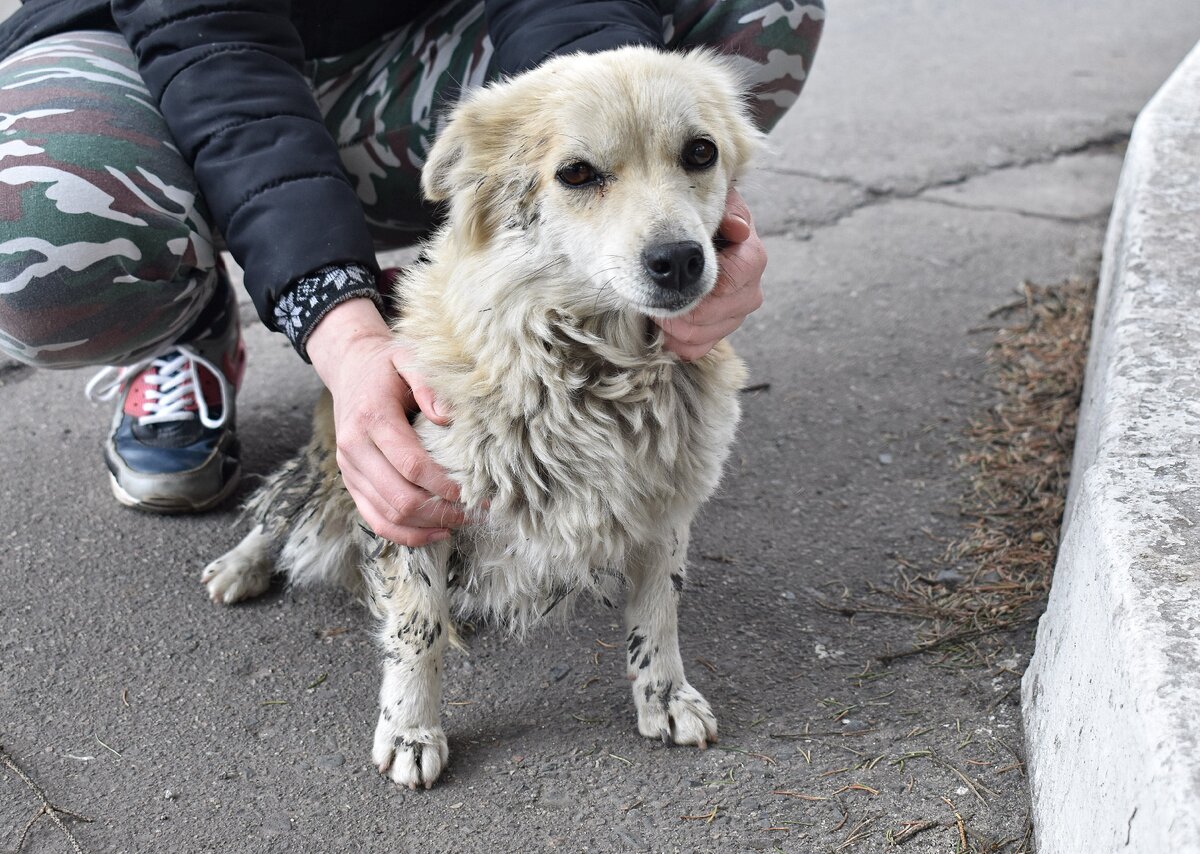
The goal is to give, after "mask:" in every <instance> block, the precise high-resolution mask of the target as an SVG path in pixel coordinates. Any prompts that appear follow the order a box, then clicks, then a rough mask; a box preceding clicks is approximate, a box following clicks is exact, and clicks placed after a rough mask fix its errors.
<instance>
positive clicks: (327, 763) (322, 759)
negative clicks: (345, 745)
mask: <svg viewBox="0 0 1200 854" xmlns="http://www.w3.org/2000/svg"><path fill="white" fill-rule="evenodd" d="M313 764H314V765H316V766H317V767H318V768H320V769H321V770H322V771H332V770H333V769H334V768H341V767H342V766H343V765H344V764H346V757H345V756H342V754H340V753H331V754H329V755H328V756H318V757H317V758H316V759H315V760H314V761H313Z"/></svg>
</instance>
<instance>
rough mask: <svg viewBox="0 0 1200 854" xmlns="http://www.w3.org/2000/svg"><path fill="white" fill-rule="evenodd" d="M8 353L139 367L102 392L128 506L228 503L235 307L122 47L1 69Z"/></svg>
mask: <svg viewBox="0 0 1200 854" xmlns="http://www.w3.org/2000/svg"><path fill="white" fill-rule="evenodd" d="M0 352H3V353H5V354H7V355H9V356H11V357H13V358H16V359H18V360H20V361H22V362H26V363H28V364H31V365H35V366H38V367H49V368H70V367H78V366H81V365H95V364H108V365H132V366H134V367H131V368H130V369H128V370H126V371H124V372H122V373H119V374H118V373H117V372H115V371H113V372H110V374H109V377H111V380H112V382H111V383H110V385H109V387H108V389H107V391H108V392H110V395H109V396H117V395H118V394H119V395H120V396H121V399H122V406H121V408H120V410H119V411H118V413H117V417H116V419H115V421H114V424H113V434H112V436H111V437H110V439H109V442H108V443H107V445H106V448H105V458H106V461H107V463H108V466H109V469H110V471H111V472H112V475H113V481H112V484H113V491H114V493H115V494H116V495H117V497H118V498H119V499H120V500H121V501H122V502H124V503H126V504H131V505H134V506H139V507H143V508H145V509H160V510H188V509H199V508H200V507H203V506H207V505H208V504H211V503H212V502H213V501H214V500H219V498H221V497H223V496H224V495H225V494H227V493H228V491H230V490H231V489H232V484H233V482H234V481H235V480H236V475H237V460H236V443H235V440H234V438H233V431H232V423H233V422H232V418H231V416H232V402H233V395H232V386H233V385H234V384H236V380H237V377H238V374H239V373H240V370H241V358H240V353H241V349H240V337H239V334H238V323H237V311H236V304H235V302H234V300H233V294H232V291H231V290H230V288H229V286H228V284H227V283H226V282H225V281H224V280H223V278H222V277H221V276H220V275H219V273H218V270H217V265H216V263H215V258H214V249H213V241H212V236H211V231H210V228H209V225H208V215H207V212H206V211H205V208H204V204H203V202H202V200H201V199H200V196H199V191H198V190H197V188H196V183H195V178H194V176H193V175H192V172H191V169H190V168H188V166H187V164H186V163H185V162H184V160H183V158H182V157H181V156H180V154H179V152H178V151H177V150H176V149H175V147H174V145H173V144H172V142H171V136H170V133H169V132H168V130H167V127H166V124H165V122H164V121H163V119H162V116H161V115H160V114H159V112H158V110H157V109H156V108H155V106H154V105H153V103H152V99H151V97H150V94H149V92H148V91H147V90H146V88H145V86H144V85H143V84H142V81H141V78H140V77H139V76H138V73H137V71H136V63H135V61H134V58H133V55H132V53H131V52H130V51H129V48H128V47H126V45H125V42H124V41H123V40H122V39H121V38H120V36H117V35H115V34H111V33H102V32H79V33H69V34H66V35H63V36H57V37H52V38H48V39H45V40H43V41H40V42H37V43H35V44H33V45H30V46H29V47H27V48H25V49H23V50H21V51H18V52H17V53H15V54H13V55H12V56H10V57H9V58H7V59H5V60H4V61H3V62H0ZM156 357H158V358H156ZM206 365H208V366H211V367H206Z"/></svg>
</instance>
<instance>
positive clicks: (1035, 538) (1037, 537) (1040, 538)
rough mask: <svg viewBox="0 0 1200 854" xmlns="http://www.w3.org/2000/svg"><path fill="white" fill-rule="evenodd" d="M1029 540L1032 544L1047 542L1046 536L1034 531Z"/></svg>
mask: <svg viewBox="0 0 1200 854" xmlns="http://www.w3.org/2000/svg"><path fill="white" fill-rule="evenodd" d="M1029 539H1030V541H1031V542H1034V543H1044V542H1046V535H1045V534H1043V533H1042V532H1041V531H1034V532H1033V533H1032V534H1030V535H1029Z"/></svg>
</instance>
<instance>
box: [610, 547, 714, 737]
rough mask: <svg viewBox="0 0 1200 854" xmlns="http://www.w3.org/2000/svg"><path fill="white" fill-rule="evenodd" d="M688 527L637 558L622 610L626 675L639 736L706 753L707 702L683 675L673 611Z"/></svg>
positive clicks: (710, 728)
mask: <svg viewBox="0 0 1200 854" xmlns="http://www.w3.org/2000/svg"><path fill="white" fill-rule="evenodd" d="M687 537H688V529H687V527H681V528H680V530H679V531H678V532H677V534H676V536H675V537H674V538H673V540H672V541H671V542H669V543H665V544H663V545H662V546H658V547H653V548H648V549H646V550H645V551H644V552H643V553H641V554H638V555H635V556H634V557H633V559H632V560H631V561H630V566H629V568H628V570H627V572H628V575H629V579H630V582H631V589H630V592H629V598H628V601H627V602H626V605H625V625H626V627H627V628H628V630H629V634H628V637H627V644H628V653H629V654H628V675H629V678H630V680H632V682H633V702H634V705H635V706H637V716H638V732H640V733H641V734H642V735H644V736H646V737H647V738H661V739H662V740H663V743H665V744H671V743H672V742H674V743H675V744H694V745H696V746H697V747H700V748H705V747H707V746H708V745H709V743H711V742H715V741H716V740H717V719H716V718H715V717H714V716H713V713H712V709H710V708H709V706H708V701H707V700H705V699H704V697H703V696H702V695H701V694H700V692H699V691H697V690H696V689H695V688H693V687H692V686H691V685H690V684H689V683H688V681H687V677H686V676H685V675H684V673H683V659H682V658H681V657H680V654H679V631H678V617H677V605H678V602H679V594H680V592H681V591H682V589H683V577H684V568H685V566H686V564H687Z"/></svg>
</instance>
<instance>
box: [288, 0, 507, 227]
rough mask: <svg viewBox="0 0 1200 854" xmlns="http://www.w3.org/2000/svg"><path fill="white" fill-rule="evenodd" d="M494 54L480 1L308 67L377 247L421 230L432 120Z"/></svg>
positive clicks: (460, 1)
mask: <svg viewBox="0 0 1200 854" xmlns="http://www.w3.org/2000/svg"><path fill="white" fill-rule="evenodd" d="M491 55H492V46H491V42H490V41H489V40H488V38H487V26H486V20H485V18H484V13H483V3H482V2H481V1H480V0H454V2H449V3H446V4H444V5H442V6H440V7H439V9H438V10H437V11H436V12H433V13H431V14H430V15H429V16H427V17H426V18H424V19H422V20H419V21H416V22H414V23H413V24H411V25H409V26H407V27H404V28H402V29H400V30H397V31H396V32H393V33H388V34H387V35H386V36H383V37H382V38H381V39H379V40H378V41H376V42H374V43H373V44H370V45H367V46H366V47H364V48H362V49H360V50H358V51H355V52H354V53H351V54H348V55H346V56H341V57H336V58H333V59H328V60H317V61H315V62H311V63H309V73H310V76H311V78H312V80H313V91H314V93H315V94H316V97H317V102H318V104H319V105H320V107H321V112H322V113H324V115H325V124H326V126H327V127H328V128H329V130H330V132H331V133H332V134H333V136H334V138H335V139H336V140H337V141H338V145H339V147H340V148H341V153H342V162H343V163H344V164H345V166H346V170H347V172H348V173H349V174H350V178H351V181H352V182H353V183H354V186H355V189H356V190H357V191H358V197H359V199H361V200H362V203H363V208H364V210H365V211H366V215H367V222H368V224H369V225H370V226H371V231H372V234H374V235H375V238H376V240H377V241H378V242H379V245H380V246H381V247H398V246H407V245H410V244H412V243H414V242H415V241H416V240H417V239H419V238H420V237H421V236H423V235H424V234H425V233H426V232H427V231H428V229H429V227H430V225H431V223H432V211H431V209H430V208H428V207H427V206H425V205H424V204H423V202H422V199H421V167H422V166H423V165H424V163H425V156H426V155H427V154H428V152H429V147H430V146H431V145H432V144H433V137H434V131H435V121H436V120H437V119H439V118H441V117H442V116H443V115H444V114H445V112H446V110H447V108H448V107H449V106H450V105H452V104H453V103H454V100H455V99H456V98H457V95H458V92H459V91H460V90H461V89H464V88H465V89H470V88H473V87H477V86H480V85H482V84H483V82H484V80H485V79H486V77H487V74H488V70H489V68H488V66H489V60H490V59H491Z"/></svg>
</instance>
